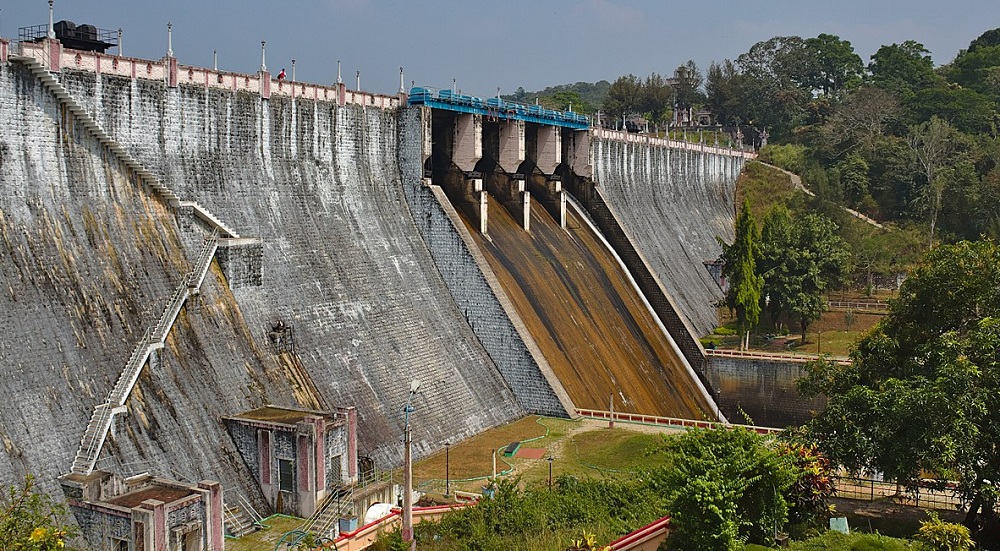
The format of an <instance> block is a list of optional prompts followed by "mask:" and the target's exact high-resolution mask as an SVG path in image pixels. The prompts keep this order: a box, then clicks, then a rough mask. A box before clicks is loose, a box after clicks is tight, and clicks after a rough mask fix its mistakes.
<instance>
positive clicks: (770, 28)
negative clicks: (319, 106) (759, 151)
mask: <svg viewBox="0 0 1000 551" xmlns="http://www.w3.org/2000/svg"><path fill="white" fill-rule="evenodd" d="M997 6H998V4H997V0H907V1H903V0H825V1H815V0H755V1H747V0H744V1H740V2H735V1H723V0H698V1H687V2H676V1H671V0H639V1H630V2H627V1H624V0H552V1H548V0H534V1H529V0H492V1H488V2H486V1H480V0H466V1H462V2H459V1H446V0H421V1H409V2H402V1H397V0H391V1H390V0H384V1H380V0H276V1H275V0H272V1H270V2H265V1H263V0H163V1H156V2H154V1H150V0H55V20H56V21H59V20H62V19H65V20H69V21H73V22H75V23H77V24H83V23H89V24H92V25H95V26H97V27H99V28H102V29H112V30H117V29H118V28H121V29H122V30H123V38H122V47H123V53H124V54H125V55H128V56H135V57H141V58H145V59H159V58H161V57H163V55H164V54H165V53H166V50H167V23H168V22H170V23H172V26H173V32H172V47H173V52H174V56H175V57H177V58H178V61H179V62H180V63H181V64H186V65H196V66H204V67H211V66H212V62H213V51H217V52H218V63H219V69H220V70H225V71H234V72H240V73H252V72H255V71H257V70H258V69H259V68H260V65H261V47H260V43H261V41H262V40H264V41H266V42H267V46H266V64H267V68H268V70H270V71H271V72H272V74H276V73H277V72H278V71H279V70H280V69H282V68H284V69H285V70H286V73H287V74H288V76H289V77H291V73H292V62H291V60H292V59H295V60H296V64H295V67H296V75H295V76H296V79H297V80H300V81H305V82H312V83H319V84H329V83H332V82H335V81H336V78H337V62H338V60H339V61H340V62H341V67H342V76H343V80H344V82H345V83H347V86H348V87H349V88H354V87H355V84H356V79H357V73H356V72H357V71H360V73H361V76H360V79H361V88H362V89H363V90H366V91H370V92H377V93H385V94H394V93H395V92H396V91H397V90H398V89H399V69H400V67H402V68H403V71H404V80H405V85H406V87H407V88H409V86H410V85H411V83H415V84H416V85H418V86H429V87H437V88H450V87H451V86H452V85H453V79H454V83H455V86H457V88H458V89H460V90H462V91H463V93H466V94H470V95H476V96H483V97H488V96H492V95H495V94H496V93H497V88H498V87H499V88H500V91H501V93H504V94H506V93H511V92H513V91H514V90H515V89H516V88H517V87H519V86H521V87H524V89H525V90H527V91H535V90H541V89H543V88H545V87H546V86H554V85H558V84H568V83H574V82H579V81H584V82H596V81H598V80H608V81H612V82H613V81H614V80H615V79H616V78H618V77H619V76H622V75H625V74H628V73H632V74H635V75H637V76H640V77H644V76H647V75H649V74H650V73H653V72H657V73H661V74H666V75H669V74H671V73H673V70H674V68H676V67H677V66H678V65H680V64H682V63H684V62H686V61H687V60H693V61H694V62H695V63H696V64H697V65H698V67H700V68H701V69H702V70H703V72H704V71H705V70H707V68H708V66H709V64H710V63H711V62H713V61H722V60H723V59H735V58H736V57H737V56H739V55H740V54H741V53H743V52H746V51H747V50H749V49H750V47H751V46H753V44H755V43H756V42H759V41H762V40H767V39H768V38H771V37H773V36H792V35H795V36H801V37H803V38H810V37H814V36H816V35H818V34H820V33H828V34H834V35H837V36H839V37H840V38H841V39H844V40H848V41H850V42H851V44H852V45H853V46H854V50H855V52H856V53H857V54H858V55H860V56H861V58H862V59H863V60H864V62H865V63H866V64H867V63H868V61H869V58H870V56H871V55H872V54H873V53H875V51H876V50H878V48H879V47H880V46H882V45H886V44H893V43H901V42H903V41H905V40H915V41H917V42H920V43H922V44H923V45H924V46H925V47H926V48H927V49H928V50H930V52H931V56H932V58H933V60H934V63H935V64H936V65H942V64H945V63H948V62H950V61H951V60H952V59H954V57H955V55H956V54H957V53H958V51H959V50H960V49H963V48H966V47H968V45H969V42H971V41H972V40H973V39H975V38H976V37H977V36H979V35H980V34H982V33H983V32H985V31H987V30H990V29H993V28H997V27H1000V9H998V8H997ZM47 22H48V2H47V0H0V36H3V37H8V38H14V39H16V38H17V34H18V28H19V27H25V26H32V25H43V24H47ZM109 53H114V49H112V50H109Z"/></svg>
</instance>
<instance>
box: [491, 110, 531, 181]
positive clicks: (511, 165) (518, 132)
mask: <svg viewBox="0 0 1000 551" xmlns="http://www.w3.org/2000/svg"><path fill="white" fill-rule="evenodd" d="M524 155H525V151H524V121H519V120H513V121H501V122H500V156H499V157H498V159H497V162H498V163H499V164H500V168H502V169H504V171H506V172H511V173H513V172H517V169H518V168H519V167H520V166H521V163H523V162H524V159H525V156H524Z"/></svg>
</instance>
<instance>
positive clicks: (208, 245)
mask: <svg viewBox="0 0 1000 551" xmlns="http://www.w3.org/2000/svg"><path fill="white" fill-rule="evenodd" d="M217 250H219V229H218V228H215V229H213V230H212V235H211V236H210V237H208V238H207V239H206V240H205V245H204V246H203V247H202V249H201V254H199V255H198V260H197V262H196V263H195V265H194V267H193V268H192V269H191V272H190V274H189V279H188V282H187V284H188V287H190V288H192V289H199V288H201V284H202V282H203V281H205V276H206V275H207V274H208V270H209V268H211V266H212V258H213V257H214V256H215V251H217Z"/></svg>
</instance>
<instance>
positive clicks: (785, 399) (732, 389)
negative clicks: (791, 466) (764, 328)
mask: <svg viewBox="0 0 1000 551" xmlns="http://www.w3.org/2000/svg"><path fill="white" fill-rule="evenodd" d="M804 365H805V361H803V360H778V359H765V358H732V357H722V356H714V355H710V356H709V357H708V377H709V379H710V380H711V381H712V384H713V386H715V387H716V388H718V389H719V400H718V401H719V407H720V408H722V411H723V412H724V413H725V414H726V418H727V419H729V420H730V421H732V422H733V423H745V422H749V421H752V424H755V425H761V426H766V427H787V426H789V425H799V424H802V423H805V422H806V421H808V420H809V419H811V418H812V417H813V414H814V413H815V412H818V411H820V410H822V409H823V407H824V406H825V405H826V399H825V398H823V397H817V398H812V399H809V398H805V397H803V396H802V395H800V394H799V392H798V390H797V389H796V388H795V382H796V380H798V379H799V378H800V377H802V376H803V375H805V371H804V370H803V366H804ZM740 411H743V412H745V413H746V415H747V416H749V417H750V419H749V420H748V419H745V418H744V415H742V414H741V413H740Z"/></svg>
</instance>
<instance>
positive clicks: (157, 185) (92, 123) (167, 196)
mask: <svg viewBox="0 0 1000 551" xmlns="http://www.w3.org/2000/svg"><path fill="white" fill-rule="evenodd" d="M10 60H11V61H18V62H20V63H22V64H23V65H25V66H26V67H27V68H28V69H29V70H30V71H31V73H32V74H33V75H35V76H36V77H37V78H38V79H39V80H40V81H42V84H44V85H45V86H46V87H47V88H48V89H49V91H51V92H52V95H54V96H55V97H56V99H58V100H59V102H60V103H61V104H62V105H64V106H65V107H66V109H67V110H68V111H69V112H70V113H72V114H73V116H74V117H76V118H77V119H78V120H79V121H80V123H81V124H83V126H84V128H86V129H87V130H88V131H90V133H91V134H93V135H94V137H96V138H97V140H98V141H99V142H100V143H101V145H103V146H105V147H107V148H108V149H109V150H110V151H111V152H112V153H114V154H115V155H116V156H117V157H118V159H119V160H121V162H122V163H123V164H124V165H125V166H126V167H128V168H129V169H130V170H132V172H134V173H136V174H138V175H139V177H140V178H142V179H143V181H145V182H146V184H147V185H149V187H150V188H151V189H152V190H153V191H155V192H156V193H157V194H158V195H159V196H160V197H162V198H163V199H164V201H166V202H167V204H168V205H170V206H172V207H190V208H191V209H192V211H193V212H194V215H195V216H197V217H198V218H200V219H201V220H203V221H204V222H205V223H206V224H208V226H209V227H211V228H212V229H214V230H218V232H219V234H220V235H222V236H223V237H231V238H238V237H239V234H238V233H236V231H235V230H233V229H232V228H230V227H229V226H227V225H226V224H225V223H223V222H222V221H221V220H219V219H218V218H216V217H215V215H213V214H212V213H211V212H209V211H208V209H206V208H205V207H203V206H201V205H200V204H198V203H197V202H194V201H181V200H180V197H178V196H177V194H176V193H174V192H173V191H171V190H170V188H168V187H167V186H166V185H165V184H163V183H162V182H160V180H159V179H158V178H157V177H156V175H154V174H153V173H152V172H150V171H149V169H147V168H146V167H145V166H143V165H142V164H141V163H140V162H139V161H138V160H137V159H136V158H135V157H133V156H132V154H131V153H129V152H128V151H127V150H126V149H125V148H124V147H122V145H121V144H120V143H118V142H117V141H115V140H114V139H113V138H112V137H111V135H110V134H108V133H107V132H105V131H104V129H103V128H101V125H100V124H99V123H98V122H97V121H96V120H95V119H94V117H92V116H90V113H88V112H87V111H86V109H84V108H83V106H82V105H80V103H79V102H78V101H76V99H74V98H73V96H72V95H70V93H69V90H67V89H66V87H65V86H63V84H62V83H61V82H59V79H58V78H56V77H55V75H53V74H52V72H51V71H49V70H48V69H46V68H45V67H44V66H43V65H42V64H41V63H39V62H38V60H37V59H35V58H33V57H29V56H23V55H12V56H10Z"/></svg>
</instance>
